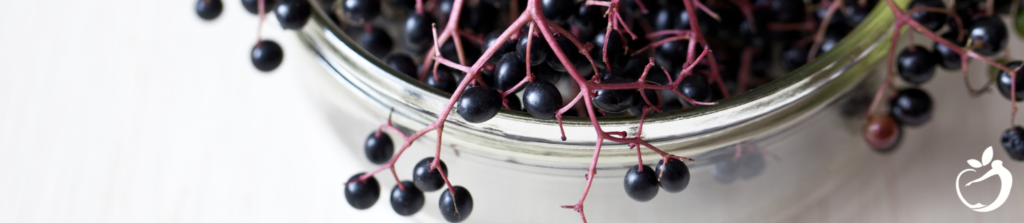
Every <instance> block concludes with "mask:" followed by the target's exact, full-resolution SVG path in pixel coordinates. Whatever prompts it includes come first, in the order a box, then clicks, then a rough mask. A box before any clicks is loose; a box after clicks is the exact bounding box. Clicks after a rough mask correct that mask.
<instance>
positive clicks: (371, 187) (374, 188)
mask: <svg viewBox="0 0 1024 223" xmlns="http://www.w3.org/2000/svg"><path fill="white" fill-rule="evenodd" d="M363 174H366V173H357V174H356V175H355V176H352V177H351V178H348V181H350V182H348V183H346V184H345V200H346V201H348V204H349V205H352V207H353V208H356V209H359V210H363V209H367V208H370V207H373V204H375V203H377V198H380V184H379V183H377V179H376V178H374V177H373V176H371V177H370V178H367V179H366V180H365V181H363V182H359V180H358V179H359V177H360V176H363Z"/></svg>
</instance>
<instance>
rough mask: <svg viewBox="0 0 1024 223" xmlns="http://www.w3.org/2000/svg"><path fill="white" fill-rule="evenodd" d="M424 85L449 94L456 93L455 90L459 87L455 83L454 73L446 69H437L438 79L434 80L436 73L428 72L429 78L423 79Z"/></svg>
mask: <svg viewBox="0 0 1024 223" xmlns="http://www.w3.org/2000/svg"><path fill="white" fill-rule="evenodd" d="M423 83H425V84H427V86H430V87H433V88H434V89H437V90H441V91H444V92H447V93H449V94H452V93H454V92H455V88H457V87H459V83H457V82H455V76H453V75H452V71H451V70H449V69H447V68H444V67H439V68H437V78H436V79H435V78H434V72H432V71H431V70H428V71H427V78H426V79H423Z"/></svg>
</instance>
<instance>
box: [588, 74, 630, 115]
mask: <svg viewBox="0 0 1024 223" xmlns="http://www.w3.org/2000/svg"><path fill="white" fill-rule="evenodd" d="M601 76H602V77H603V78H602V79H603V82H602V83H610V84H611V83H616V84H617V83H629V82H630V81H629V80H626V79H622V78H615V77H614V76H612V75H610V74H608V73H605V74H602V75H601ZM608 77H612V78H608ZM639 93H640V92H638V91H636V90H632V89H625V90H597V94H595V95H594V98H593V99H592V101H593V103H594V107H597V109H600V110H601V111H605V112H611V113H618V112H623V111H626V109H629V107H630V106H632V105H633V99H635V98H636V97H634V94H639Z"/></svg>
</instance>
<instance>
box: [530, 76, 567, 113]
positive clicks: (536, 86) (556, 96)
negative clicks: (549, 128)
mask: <svg viewBox="0 0 1024 223" xmlns="http://www.w3.org/2000/svg"><path fill="white" fill-rule="evenodd" d="M523 107H524V108H525V109H526V112H529V113H530V115H532V116H533V117H535V118H539V119H552V118H555V112H557V111H558V109H560V108H561V107H562V94H561V93H559V92H558V88H556V87H555V85H552V84H551V83H550V82H544V81H538V82H533V83H530V84H529V85H526V90H525V92H523Z"/></svg>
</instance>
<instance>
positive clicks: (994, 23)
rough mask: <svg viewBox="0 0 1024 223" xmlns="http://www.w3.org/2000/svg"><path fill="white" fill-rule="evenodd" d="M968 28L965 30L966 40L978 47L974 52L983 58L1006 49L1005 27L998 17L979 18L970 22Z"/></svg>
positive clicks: (1006, 36) (1006, 35)
mask: <svg viewBox="0 0 1024 223" xmlns="http://www.w3.org/2000/svg"><path fill="white" fill-rule="evenodd" d="M970 23H971V25H970V28H969V29H967V38H970V39H971V40H972V41H971V43H972V44H974V45H978V44H980V47H978V48H976V49H974V52H977V53H978V54H981V55H985V56H993V55H996V54H997V53H999V52H1000V51H1002V50H1003V49H1005V48H1006V41H1007V39H1008V38H1009V36H1008V35H1009V34H1008V33H1007V31H1006V25H1005V24H1004V23H1003V20H1001V19H999V18H998V17H989V16H984V17H979V18H976V19H974V20H972V21H971V22H970Z"/></svg>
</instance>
